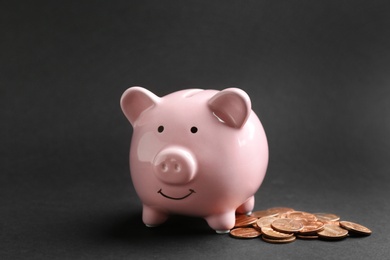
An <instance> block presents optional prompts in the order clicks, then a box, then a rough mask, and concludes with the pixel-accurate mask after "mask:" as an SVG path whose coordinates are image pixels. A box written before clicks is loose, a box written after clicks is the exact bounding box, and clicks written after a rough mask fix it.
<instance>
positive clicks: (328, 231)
mask: <svg viewBox="0 0 390 260" xmlns="http://www.w3.org/2000/svg"><path fill="white" fill-rule="evenodd" d="M317 234H318V236H320V237H322V238H326V239H342V238H345V237H347V236H348V230H346V229H344V228H341V227H339V226H336V225H329V224H325V225H324V229H323V230H321V231H319V232H317Z"/></svg>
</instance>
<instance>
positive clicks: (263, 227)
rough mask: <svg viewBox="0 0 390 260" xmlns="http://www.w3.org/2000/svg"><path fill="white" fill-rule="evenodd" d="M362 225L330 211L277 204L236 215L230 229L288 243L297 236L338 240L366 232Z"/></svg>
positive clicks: (240, 235)
mask: <svg viewBox="0 0 390 260" xmlns="http://www.w3.org/2000/svg"><path fill="white" fill-rule="evenodd" d="M370 234H371V230H370V229H368V228H366V227H365V226H362V225H359V224H356V223H353V222H350V221H344V220H343V221H341V220H340V217H339V216H337V215H335V214H331V213H308V212H304V211H296V210H294V209H292V208H286V207H277V208H270V209H266V210H260V211H255V212H253V213H252V214H250V215H237V216H236V224H235V226H234V228H233V229H232V230H231V231H230V235H231V236H232V237H235V238H256V237H261V238H262V239H263V240H264V241H266V242H269V243H289V242H293V241H295V240H296V238H299V239H324V240H339V239H343V238H346V237H348V236H368V235H370Z"/></svg>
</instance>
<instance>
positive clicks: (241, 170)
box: [121, 87, 268, 233]
mask: <svg viewBox="0 0 390 260" xmlns="http://www.w3.org/2000/svg"><path fill="white" fill-rule="evenodd" d="M121 107H122V110H123V113H124V114H125V116H126V117H127V119H128V120H129V121H130V123H131V125H132V126H133V129H134V131H133V136H132V140H131V147H130V172H131V177H132V181H133V184H134V187H135V190H136V192H137V194H138V196H139V197H140V199H141V201H142V204H143V212H142V220H143V222H144V223H145V224H146V226H148V227H153V226H157V225H159V224H162V223H163V222H164V221H166V220H167V218H168V216H169V215H170V214H181V215H188V216H197V217H201V218H204V219H205V220H206V221H207V223H208V224H209V226H210V227H211V228H212V229H214V230H215V231H216V232H217V233H226V232H229V230H230V229H231V228H233V226H234V224H235V214H236V212H237V213H240V214H247V213H249V212H251V211H252V210H253V207H254V194H255V193H256V191H257V190H258V188H259V187H260V185H261V183H262V181H263V179H264V176H265V173H266V169H267V165H268V144H267V138H266V135H265V133H264V129H263V127H262V125H261V123H260V121H259V119H258V117H257V116H256V114H255V113H254V112H253V111H252V109H251V101H250V99H249V96H248V95H247V94H246V93H245V92H244V91H243V90H240V89H238V88H228V89H225V90H222V91H217V90H201V89H188V90H181V91H177V92H174V93H171V94H169V95H167V96H164V97H161V98H160V97H158V96H156V95H155V94H153V93H152V92H150V91H148V90H146V89H144V88H141V87H131V88H129V89H127V90H126V91H125V92H124V93H123V95H122V98H121Z"/></svg>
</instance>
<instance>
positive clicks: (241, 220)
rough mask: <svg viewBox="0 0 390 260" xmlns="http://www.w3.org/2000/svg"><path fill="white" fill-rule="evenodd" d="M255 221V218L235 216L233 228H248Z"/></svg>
mask: <svg viewBox="0 0 390 260" xmlns="http://www.w3.org/2000/svg"><path fill="white" fill-rule="evenodd" d="M256 221H257V218H255V217H252V216H247V215H237V216H236V223H235V225H234V227H246V226H250V225H251V224H253V223H255V222H256Z"/></svg>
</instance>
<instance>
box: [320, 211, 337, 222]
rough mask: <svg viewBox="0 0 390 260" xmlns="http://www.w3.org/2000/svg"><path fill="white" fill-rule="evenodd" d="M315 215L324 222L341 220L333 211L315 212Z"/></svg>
mask: <svg viewBox="0 0 390 260" xmlns="http://www.w3.org/2000/svg"><path fill="white" fill-rule="evenodd" d="M314 216H316V217H317V219H318V221H322V222H328V221H338V220H340V217H339V216H337V215H335V214H331V213H314Z"/></svg>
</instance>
